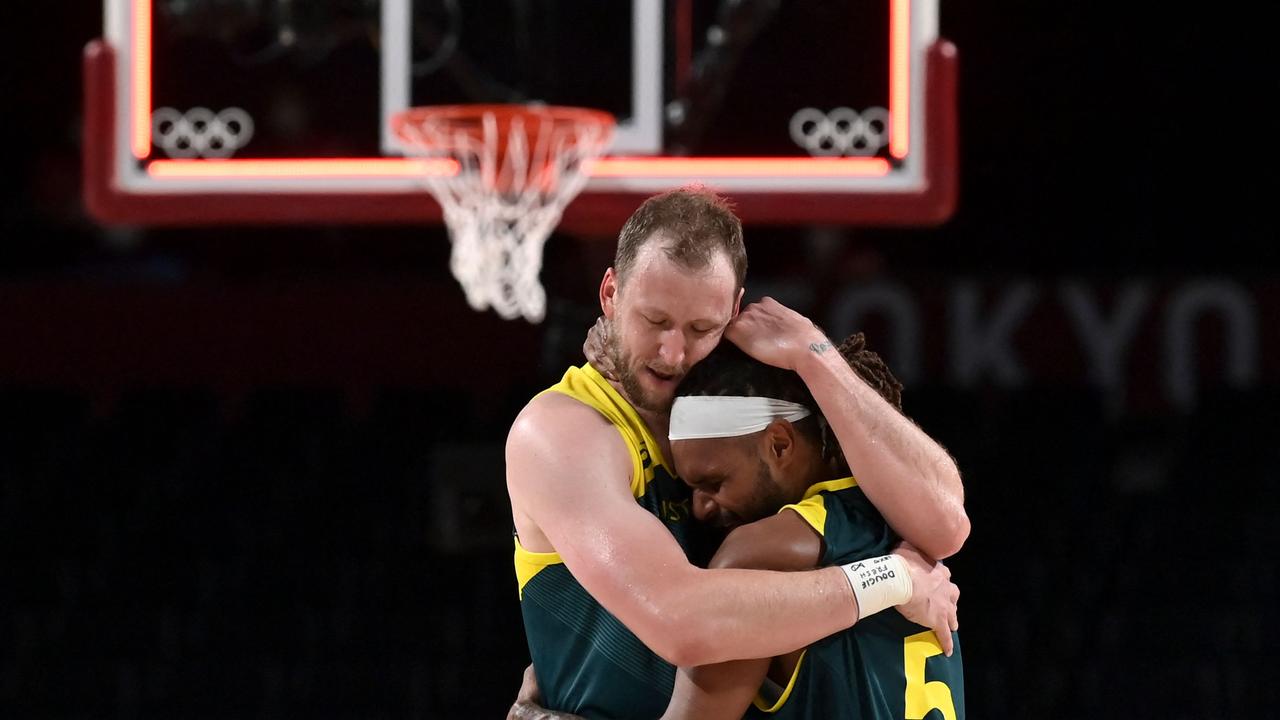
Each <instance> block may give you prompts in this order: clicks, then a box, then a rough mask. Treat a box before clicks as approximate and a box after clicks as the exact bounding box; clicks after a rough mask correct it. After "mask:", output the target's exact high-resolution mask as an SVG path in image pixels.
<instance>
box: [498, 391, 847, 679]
mask: <svg viewBox="0 0 1280 720" xmlns="http://www.w3.org/2000/svg"><path fill="white" fill-rule="evenodd" d="M506 455H507V488H508V492H509V493H510V496H511V503H512V509H513V514H514V518H515V522H516V526H517V529H518V530H519V532H520V537H521V542H522V543H524V542H525V541H526V539H529V540H530V543H526V547H528V548H529V549H530V550H534V551H541V550H549V549H551V548H554V550H555V551H556V552H558V553H559V554H560V558H561V559H562V560H563V561H564V563H565V565H566V566H567V567H568V569H569V571H570V572H572V573H573V575H574V577H575V578H576V579H577V580H578V582H579V583H581V584H582V586H583V587H584V588H585V589H586V590H587V592H589V593H590V594H591V595H592V596H593V597H594V598H595V599H596V600H597V601H599V602H600V604H601V605H603V606H604V607H605V608H606V609H607V610H608V611H609V612H611V613H613V615H615V616H616V617H617V618H618V619H619V620H621V621H622V623H623V624H624V625H626V626H627V627H628V628H630V629H631V631H632V632H634V633H635V634H636V636H637V637H639V638H640V640H641V641H642V642H644V643H645V644H646V645H647V646H649V648H650V649H652V650H653V651H654V652H656V653H657V654H658V655H660V656H662V657H663V658H665V659H666V660H667V661H668V662H671V663H673V664H675V665H683V666H692V665H706V664H710V663H716V662H722V661H725V660H730V659H736V658H753V657H771V656H774V655H779V654H782V653H785V652H788V651H790V650H793V649H795V648H796V647H798V646H803V645H808V644H809V643H812V642H814V641H816V640H818V639H819V638H822V637H825V636H827V635H830V634H831V633H833V632H837V631H839V630H842V629H844V628H846V627H849V626H850V625H852V624H853V623H854V621H855V620H856V619H857V615H858V611H857V602H856V600H855V599H854V597H853V592H852V590H851V589H850V588H849V583H848V581H847V580H846V579H845V577H844V574H843V573H842V572H841V571H840V570H839V569H838V568H824V569H822V570H814V571H811V572H804V573H778V572H764V571H754V570H732V569H713V570H702V569H700V568H697V567H694V566H693V565H691V564H690V563H689V562H688V560H687V559H686V558H685V555H684V553H683V551H681V549H680V546H679V545H678V544H677V543H676V541H675V539H674V538H673V537H672V535H671V533H670V532H668V531H667V529H666V528H665V527H664V526H663V525H662V523H661V522H660V521H659V520H658V519H657V518H655V517H654V516H653V515H651V514H650V513H648V512H646V511H645V510H644V509H643V508H641V507H640V506H639V505H638V504H637V503H636V502H635V499H634V497H633V496H632V495H631V492H630V487H629V480H630V474H631V464H630V462H631V461H630V458H629V455H628V453H627V449H626V446H625V444H624V443H623V441H622V439H621V438H620V437H619V435H618V433H617V431H616V430H615V429H614V427H613V426H612V425H610V424H609V423H608V422H606V421H605V420H604V419H603V418H602V417H601V416H600V415H599V414H597V413H596V412H595V411H594V410H591V409H590V408H588V407H586V406H585V405H582V404H580V403H578V402H577V401H575V400H573V399H571V398H568V397H565V396H561V395H556V394H554V393H548V394H546V395H543V396H540V397H539V398H537V399H536V400H534V401H533V402H532V403H530V405H529V406H528V407H527V408H526V409H525V411H524V412H522V413H521V415H520V417H519V418H518V419H517V420H516V423H515V425H514V426H513V427H512V431H511V434H510V436H509V437H508V440H507V452H506ZM539 543H544V544H546V545H549V546H550V547H537V545H538V544H539ZM530 544H533V545H534V547H530V546H529V545H530Z"/></svg>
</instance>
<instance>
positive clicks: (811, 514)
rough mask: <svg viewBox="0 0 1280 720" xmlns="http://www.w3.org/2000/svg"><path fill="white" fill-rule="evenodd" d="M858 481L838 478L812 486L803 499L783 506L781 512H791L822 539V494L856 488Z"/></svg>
mask: <svg viewBox="0 0 1280 720" xmlns="http://www.w3.org/2000/svg"><path fill="white" fill-rule="evenodd" d="M857 486H858V481H857V480H856V479H854V478H851V477H847V478H840V479H839V480H828V481H826V482H820V483H818V484H816V485H812V486H810V487H809V489H808V490H805V491H804V499H803V500H801V501H800V502H798V503H792V504H790V505H783V506H782V509H781V510H779V511H778V512H782V510H791V511H792V512H794V513H796V514H797V515H799V516H800V517H802V518H804V521H805V522H807V523H809V525H810V526H811V527H812V528H813V529H814V530H816V531H817V533H818V534H819V535H821V536H823V537H826V536H827V504H826V503H825V502H824V501H823V499H822V495H821V494H820V493H822V492H835V491H837V490H847V489H848V488H851V487H857Z"/></svg>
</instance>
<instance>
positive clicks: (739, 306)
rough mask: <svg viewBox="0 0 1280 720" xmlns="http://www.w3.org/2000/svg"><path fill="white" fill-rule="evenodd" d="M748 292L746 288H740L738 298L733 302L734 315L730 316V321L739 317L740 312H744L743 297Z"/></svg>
mask: <svg viewBox="0 0 1280 720" xmlns="http://www.w3.org/2000/svg"><path fill="white" fill-rule="evenodd" d="M746 291H747V289H746V288H745V287H740V288H738V297H737V298H735V299H734V301H733V314H732V315H730V316H729V319H730V320H732V319H733V318H736V317H738V312H739V311H741V310H742V295H743V293H745V292H746Z"/></svg>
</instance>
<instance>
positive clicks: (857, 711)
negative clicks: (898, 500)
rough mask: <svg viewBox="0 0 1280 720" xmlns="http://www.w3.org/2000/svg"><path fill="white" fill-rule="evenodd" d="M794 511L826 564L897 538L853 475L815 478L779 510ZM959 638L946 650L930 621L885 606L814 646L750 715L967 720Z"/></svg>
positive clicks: (871, 553) (882, 549)
mask: <svg viewBox="0 0 1280 720" xmlns="http://www.w3.org/2000/svg"><path fill="white" fill-rule="evenodd" d="M787 511H795V512H796V513H799V514H800V516H801V517H802V518H804V519H805V521H806V522H808V523H809V525H811V526H812V527H813V529H814V530H816V531H817V532H818V534H819V535H821V536H822V540H823V543H822V544H823V551H822V560H821V563H820V564H821V565H823V566H828V565H842V564H845V563H849V562H854V561H856V560H863V559H866V558H871V557H878V556H880V555H886V554H888V553H889V551H890V550H891V549H892V548H893V546H894V544H896V543H897V541H898V538H897V536H895V535H894V534H893V531H892V530H890V529H889V526H888V525H887V524H886V523H885V521H884V519H883V518H882V517H881V516H880V513H879V512H878V511H877V510H876V509H875V507H874V506H873V505H872V504H871V502H870V501H869V500H867V497H866V495H864V494H863V492H862V489H861V488H859V487H858V483H857V481H855V480H854V479H853V478H845V479H843V480H832V481H829V482H825V483H819V484H817V485H814V486H813V487H811V488H809V490H808V491H807V492H806V493H805V496H804V499H803V500H801V501H800V502H798V503H796V504H794V505H788V506H786V507H785V508H783V509H782V510H781V511H779V512H787ZM952 638H953V641H954V643H955V652H953V653H952V655H951V657H947V656H945V655H943V654H942V648H941V646H940V645H939V644H938V640H937V638H935V637H934V636H933V632H932V631H930V630H929V629H928V628H925V627H921V626H919V625H916V624H915V623H912V622H910V621H908V620H907V619H906V618H904V617H903V616H902V615H901V614H899V613H898V611H896V610H892V609H890V610H884V611H881V612H879V613H876V614H875V615H872V616H871V617H868V618H865V619H862V620H859V621H858V623H857V624H856V625H854V626H853V627H852V628H850V629H848V630H845V631H843V632H839V633H836V634H835V635H832V636H830V637H827V638H825V639H823V640H821V641H819V642H816V643H814V644H813V645H810V646H809V648H808V649H807V650H805V652H804V654H803V655H801V657H800V662H799V664H797V665H796V669H795V672H793V673H792V675H791V678H790V682H788V684H787V686H786V687H781V688H771V691H770V692H767V693H765V692H762V693H761V696H758V697H757V698H756V701H755V704H754V707H752V708H751V709H750V710H749V711H748V712H747V716H746V717H748V718H774V719H775V720H820V719H825V718H837V717H838V718H847V719H850V720H964V716H965V713H964V668H963V665H962V663H961V660H960V638H959V636H958V635H956V634H955V633H953V634H952ZM765 695H768V697H765Z"/></svg>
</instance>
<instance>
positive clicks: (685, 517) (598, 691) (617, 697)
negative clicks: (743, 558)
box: [515, 365, 697, 718]
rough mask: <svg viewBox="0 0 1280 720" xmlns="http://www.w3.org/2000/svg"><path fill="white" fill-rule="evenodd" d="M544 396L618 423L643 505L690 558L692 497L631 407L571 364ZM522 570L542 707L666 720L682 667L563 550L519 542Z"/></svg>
mask: <svg viewBox="0 0 1280 720" xmlns="http://www.w3.org/2000/svg"><path fill="white" fill-rule="evenodd" d="M545 392H558V393H564V394H565V395H568V396H569V397H572V398H575V399H577V400H579V401H580V402H582V403H585V404H586V405H589V406H591V407H592V408H595V409H596V410H597V411H598V412H600V414H602V415H604V416H605V417H606V418H608V420H609V421H610V422H611V423H613V425H614V426H615V427H616V428H617V430H618V433H619V434H620V435H622V439H623V440H624V441H625V442H626V444H627V447H628V448H629V449H630V451H631V458H632V461H633V468H632V475H631V492H632V494H633V495H635V498H636V502H637V503H639V504H640V505H641V506H642V507H643V508H645V509H646V510H648V511H649V512H651V513H653V514H654V515H655V516H657V517H658V518H659V519H660V520H662V521H663V522H664V523H665V524H666V526H667V528H668V529H669V530H670V531H671V533H672V534H673V535H674V536H675V538H676V540H677V542H679V543H680V545H681V547H683V548H684V549H685V551H686V553H688V551H689V543H690V542H691V539H692V538H693V537H694V536H695V535H696V534H697V530H696V528H694V527H693V525H694V523H693V521H692V517H691V507H690V497H691V492H690V490H689V489H688V487H687V486H685V484H684V483H682V482H680V481H679V480H678V479H676V478H675V476H674V473H672V471H671V470H670V467H669V466H668V465H667V463H666V460H665V459H664V458H663V456H662V450H661V447H660V446H659V445H658V443H657V442H656V441H655V440H654V438H653V436H652V435H651V434H650V432H649V429H648V428H647V427H646V426H645V424H644V422H643V421H642V420H641V419H640V416H639V415H637V414H636V411H635V409H634V408H632V407H631V405H630V403H628V402H627V401H626V400H625V399H623V397H622V396H621V395H619V394H618V392H617V391H616V390H615V389H614V388H613V386H611V385H610V384H609V383H608V381H606V380H605V379H604V378H603V377H602V376H601V375H600V374H599V373H598V372H597V371H596V370H595V369H594V368H592V367H591V366H590V365H583V366H582V367H580V368H570V369H569V370H568V372H566V373H565V375H564V378H563V379H561V380H560V382H559V383H557V384H556V385H553V386H552V387H551V388H549V389H548V390H546V391H545ZM583 481H584V482H590V481H599V482H603V481H604V480H603V479H589V478H583ZM515 567H516V578H517V581H518V583H519V587H520V610H521V613H522V614H523V616H524V629H525V636H526V638H527V639H528V642H529V654H530V656H531V657H532V658H533V668H534V673H535V674H536V675H537V678H538V689H539V690H540V691H541V693H542V699H543V706H544V707H546V708H548V709H551V710H559V711H562V712H570V713H573V714H575V715H582V716H584V717H590V718H624V717H626V718H642V717H653V718H656V717H658V716H660V715H662V713H663V712H664V711H665V710H666V708H667V703H668V701H669V700H670V699H671V690H672V686H673V684H674V682H675V668H674V667H673V666H672V665H671V664H669V663H667V662H666V661H664V660H663V659H662V658H660V657H658V656H657V655H655V654H654V653H653V652H652V651H651V650H649V648H647V647H645V645H644V643H642V642H640V639H639V638H637V637H636V636H635V635H634V634H633V633H632V632H631V631H630V630H628V629H627V628H626V627H625V626H623V624H622V623H621V622H619V621H618V619H617V618H615V617H614V616H613V615H611V614H610V613H609V612H608V611H607V610H605V609H604V608H603V607H602V606H601V605H600V603H598V602H596V600H595V599H594V598H592V597H591V595H590V594H588V593H587V591H586V590H584V589H583V587H582V586H581V585H580V584H579V583H578V581H577V580H576V579H575V578H574V577H573V574H572V573H570V572H569V570H568V568H566V567H565V566H564V563H563V562H561V560H560V556H559V554H557V553H535V552H529V551H527V550H525V549H524V548H523V547H522V546H521V545H520V540H519V538H516V552H515Z"/></svg>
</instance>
